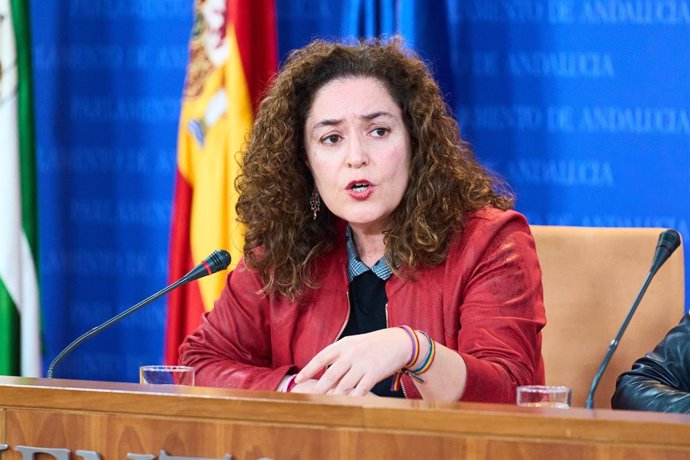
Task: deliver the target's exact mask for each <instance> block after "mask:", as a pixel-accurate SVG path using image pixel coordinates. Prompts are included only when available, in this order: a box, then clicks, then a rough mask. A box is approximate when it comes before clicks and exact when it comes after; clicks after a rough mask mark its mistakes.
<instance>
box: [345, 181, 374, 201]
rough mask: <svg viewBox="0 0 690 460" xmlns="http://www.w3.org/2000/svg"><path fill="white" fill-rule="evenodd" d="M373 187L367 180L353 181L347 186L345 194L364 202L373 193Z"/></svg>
mask: <svg viewBox="0 0 690 460" xmlns="http://www.w3.org/2000/svg"><path fill="white" fill-rule="evenodd" d="M373 189H374V186H373V185H372V184H371V182H369V181H368V180H355V181H352V182H350V183H349V184H347V188H346V191H347V193H348V194H349V195H350V196H351V197H352V198H354V199H355V200H360V201H361V200H366V199H367V198H369V196H370V195H371V194H372V193H373V191H374V190H373Z"/></svg>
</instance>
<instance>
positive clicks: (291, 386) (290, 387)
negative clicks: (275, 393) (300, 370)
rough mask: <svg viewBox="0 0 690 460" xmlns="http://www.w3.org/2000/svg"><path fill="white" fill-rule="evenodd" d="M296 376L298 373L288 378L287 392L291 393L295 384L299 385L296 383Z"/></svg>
mask: <svg viewBox="0 0 690 460" xmlns="http://www.w3.org/2000/svg"><path fill="white" fill-rule="evenodd" d="M296 378H297V374H295V375H293V376H292V377H290V380H288V384H287V387H285V393H290V392H291V391H292V389H293V388H295V385H297V384H296V383H295V379H296Z"/></svg>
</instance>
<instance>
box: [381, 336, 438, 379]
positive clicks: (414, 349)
mask: <svg viewBox="0 0 690 460" xmlns="http://www.w3.org/2000/svg"><path fill="white" fill-rule="evenodd" d="M399 328H400V329H402V330H404V331H405V332H406V334H407V336H408V338H409V343H410V349H411V353H410V355H409V356H410V358H409V359H408V361H407V362H406V363H405V364H404V365H403V366H402V367H401V368H400V370H399V371H398V372H397V373H396V374H395V377H394V378H393V384H392V387H391V388H392V390H393V391H398V390H399V388H400V380H401V379H402V376H403V375H404V374H407V375H409V376H410V377H412V378H413V379H414V380H416V381H417V382H419V383H424V379H423V378H422V377H420V375H421V374H424V373H425V372H426V371H428V370H429V368H430V367H431V365H432V364H433V362H434V358H435V357H436V343H435V342H434V341H433V340H432V339H431V337H429V335H428V334H427V333H425V332H423V331H417V330H414V329H412V328H411V327H410V326H407V325H402V326H399ZM420 336H421V337H420ZM420 339H421V340H420Z"/></svg>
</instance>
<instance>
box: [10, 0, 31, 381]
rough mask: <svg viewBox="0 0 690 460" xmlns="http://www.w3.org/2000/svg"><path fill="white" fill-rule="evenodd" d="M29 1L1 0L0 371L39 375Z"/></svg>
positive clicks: (11, 373)
mask: <svg viewBox="0 0 690 460" xmlns="http://www.w3.org/2000/svg"><path fill="white" fill-rule="evenodd" d="M29 38H30V34H29V15H28V0H0V66H1V67H0V374H4V375H24V376H32V377H38V376H40V374H41V353H40V313H39V297H38V277H37V274H36V273H37V272H36V260H37V258H36V247H37V244H36V243H37V233H36V229H37V222H36V220H37V219H36V181H35V170H36V168H35V156H34V133H33V104H32V100H31V99H32V96H31V93H32V87H31V48H30V46H29Z"/></svg>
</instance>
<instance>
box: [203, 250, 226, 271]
mask: <svg viewBox="0 0 690 460" xmlns="http://www.w3.org/2000/svg"><path fill="white" fill-rule="evenodd" d="M206 263H208V266H209V269H210V271H211V273H216V272H219V271H221V270H225V269H226V268H228V266H229V265H230V254H228V251H226V250H225V249H217V250H215V251H213V252H212V253H211V255H210V256H208V257H207V258H206Z"/></svg>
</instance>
